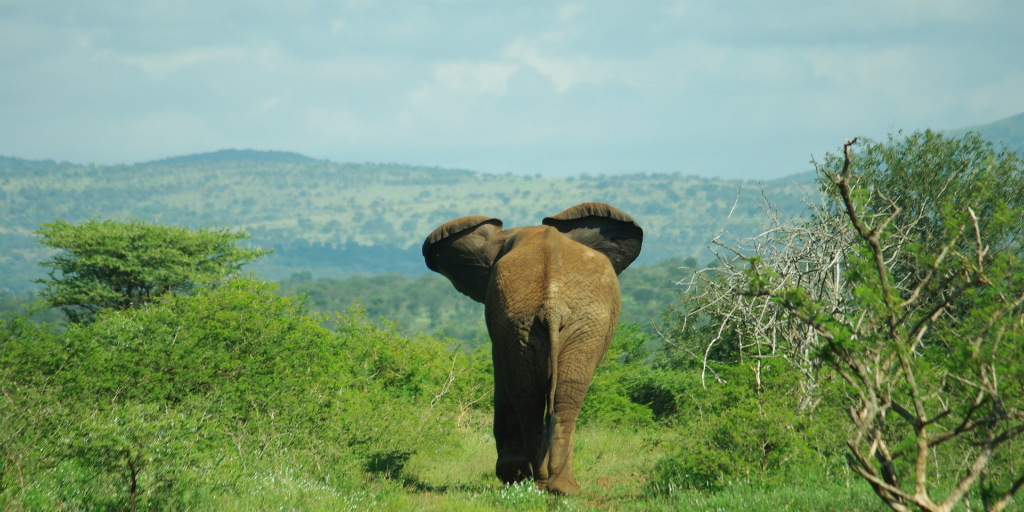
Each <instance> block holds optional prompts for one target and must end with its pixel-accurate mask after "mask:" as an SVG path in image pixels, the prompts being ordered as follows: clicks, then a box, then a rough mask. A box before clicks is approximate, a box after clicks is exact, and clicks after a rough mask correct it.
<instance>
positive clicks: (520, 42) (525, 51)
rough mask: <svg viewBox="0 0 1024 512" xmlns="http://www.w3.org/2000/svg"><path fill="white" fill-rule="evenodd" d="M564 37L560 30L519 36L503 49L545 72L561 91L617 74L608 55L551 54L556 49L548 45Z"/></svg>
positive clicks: (512, 56) (603, 79) (523, 63)
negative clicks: (569, 55)
mask: <svg viewBox="0 0 1024 512" xmlns="http://www.w3.org/2000/svg"><path fill="white" fill-rule="evenodd" d="M561 38H562V36H561V34H558V33H549V34H544V35H542V36H540V37H536V38H524V37H520V38H518V39H516V40H514V41H512V42H511V43H509V44H508V45H507V46H506V47H505V50H504V52H503V53H504V55H505V56H506V57H508V58H510V59H513V60H515V61H518V62H519V63H520V64H522V65H523V66H525V67H528V68H532V69H534V70H536V71H537V72H538V73H540V74H542V75H544V76H546V77H547V78H548V80H551V84H552V85H553V86H554V88H555V90H556V91H558V92H566V91H568V90H569V89H570V88H571V87H573V86H574V85H579V84H601V83H604V82H607V81H608V80H609V79H612V78H613V77H614V75H615V72H614V71H615V70H614V69H613V67H614V66H613V65H612V63H611V61H610V60H608V59H595V58H592V57H590V56H587V55H574V56H572V57H558V56H554V55H552V53H553V52H551V51H549V50H548V49H547V48H545V46H546V45H548V44H550V43H553V42H557V41H559V40H560V39H561Z"/></svg>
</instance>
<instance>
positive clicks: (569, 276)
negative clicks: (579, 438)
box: [486, 227, 620, 493]
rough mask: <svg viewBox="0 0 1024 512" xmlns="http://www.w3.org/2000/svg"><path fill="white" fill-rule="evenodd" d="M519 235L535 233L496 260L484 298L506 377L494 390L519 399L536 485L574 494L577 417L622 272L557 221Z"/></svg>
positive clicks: (612, 319)
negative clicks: (554, 226) (544, 428)
mask: <svg viewBox="0 0 1024 512" xmlns="http://www.w3.org/2000/svg"><path fill="white" fill-rule="evenodd" d="M516 236H523V237H530V238H534V240H527V241H521V243H519V244H516V245H515V246H514V248H513V249H511V250H510V251H509V252H508V253H507V254H505V255H503V256H502V257H501V258H500V259H499V260H498V262H497V263H496V264H495V268H494V272H493V274H492V277H491V279H492V281H491V283H490V286H489V292H488V294H489V295H488V298H487V301H486V304H487V309H486V312H487V326H488V330H489V331H490V333H491V341H492V344H493V351H494V364H495V381H496V383H497V382H498V381H500V382H502V383H503V385H499V386H498V387H497V389H496V392H498V393H502V392H504V393H507V394H508V396H507V397H500V398H502V399H506V398H507V399H508V400H509V401H510V403H511V404H512V405H513V407H514V409H515V411H516V415H517V416H518V418H519V420H520V425H521V427H522V430H523V437H524V441H525V444H526V445H527V446H532V447H535V449H537V450H539V451H538V452H535V453H536V459H535V460H534V461H533V462H532V466H533V467H534V468H535V469H534V471H535V474H534V477H535V478H536V480H537V482H538V484H541V485H547V487H548V489H549V490H554V491H559V492H567V493H572V492H576V491H578V489H579V488H578V486H577V484H576V482H575V479H574V478H573V477H572V470H571V468H572V445H573V443H572V438H573V436H574V431H575V423H576V417H577V416H578V414H579V410H580V407H581V405H582V403H583V398H584V397H585V396H586V392H587V388H588V387H589V386H590V381H591V378H592V377H593V373H594V368H595V367H596V366H597V363H598V362H599V361H600V359H601V357H603V356H604V353H605V351H606V350H607V349H608V344H609V343H610V342H611V337H612V335H613V334H614V332H615V326H616V324H617V322H618V317H619V303H620V297H619V284H618V279H617V278H616V276H615V271H614V269H613V268H612V265H611V263H610V262H609V261H608V259H607V258H606V257H605V256H603V255H602V254H600V253H598V252H596V251H594V250H592V249H590V248H588V247H586V246H583V245H581V244H579V243H576V242H574V241H572V240H569V239H568V238H566V237H564V236H562V235H561V234H560V233H559V232H558V231H556V230H554V229H552V228H548V227H540V228H530V230H529V231H524V232H522V233H519V234H517V235H516ZM522 242H529V243H522ZM545 384H546V385H545ZM545 398H547V400H545ZM495 400H496V401H497V400H499V397H498V396H496V397H495ZM496 403H497V402H496ZM545 412H547V413H550V414H549V415H548V418H547V431H546V432H545V431H542V430H541V428H542V425H543V424H544V416H545ZM496 428H499V426H498V425H496ZM499 452H500V450H499ZM499 462H500V461H499ZM499 466H500V464H499ZM549 470H550V477H551V479H550V482H548V477H549Z"/></svg>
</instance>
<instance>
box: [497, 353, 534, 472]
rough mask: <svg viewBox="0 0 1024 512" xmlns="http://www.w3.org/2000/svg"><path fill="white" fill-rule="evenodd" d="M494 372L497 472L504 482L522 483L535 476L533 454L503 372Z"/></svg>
mask: <svg viewBox="0 0 1024 512" xmlns="http://www.w3.org/2000/svg"><path fill="white" fill-rule="evenodd" d="M495 370H496V371H495V372H494V373H495V374H494V440H495V442H496V444H497V447H498V462H497V463H496V464H495V467H494V472H495V474H497V476H498V479H499V480H501V482H502V483H504V484H513V483H519V482H522V481H523V480H525V479H527V478H531V477H533V472H532V471H531V470H530V463H531V462H532V461H533V457H532V456H531V455H530V454H528V453H527V451H526V446H525V444H524V443H523V430H522V427H521V426H520V424H519V416H518V415H517V414H516V410H515V407H514V406H513V403H512V399H511V397H510V396H509V391H510V390H509V389H508V387H507V386H506V381H507V379H506V378H503V376H502V374H503V373H504V372H502V371H500V370H497V368H496V369H495Z"/></svg>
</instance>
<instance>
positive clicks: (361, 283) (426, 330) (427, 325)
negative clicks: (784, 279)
mask: <svg viewBox="0 0 1024 512" xmlns="http://www.w3.org/2000/svg"><path fill="white" fill-rule="evenodd" d="M420 258H421V259H422V256H420ZM696 267H697V259H696V258H692V257H691V258H687V259H686V260H680V259H672V260H667V261H663V262H661V263H657V264H654V265H633V266H631V267H629V268H627V269H626V270H625V271H624V272H623V273H622V275H620V276H619V286H620V288H621V290H622V312H621V315H620V319H621V321H623V322H633V323H637V324H639V325H641V326H643V327H644V330H645V332H648V333H653V331H652V330H651V328H650V325H649V324H650V322H651V321H652V320H660V319H661V314H662V312H664V311H665V310H666V309H668V308H669V307H670V306H672V305H673V304H675V303H676V302H678V300H679V295H680V294H681V293H683V292H685V291H686V285H685V284H678V283H679V282H681V281H685V280H686V279H687V278H688V277H689V276H690V275H692V273H693V271H694V270H696ZM279 284H280V286H281V288H280V293H282V294H284V295H302V296H304V297H305V298H306V300H307V301H308V304H309V306H310V308H311V309H313V310H314V311H318V312H322V313H326V314H329V315H331V314H334V313H336V312H344V311H346V310H348V309H349V308H351V307H353V306H355V305H356V304H358V305H359V306H360V307H362V308H364V309H365V311H366V317H367V318H369V319H371V320H377V321H380V320H381V319H385V320H386V321H387V322H392V323H393V324H394V325H395V326H396V327H397V328H399V329H402V330H404V331H405V332H407V333H409V334H419V333H422V334H424V335H427V336H434V337H438V338H448V337H450V338H453V339H454V341H455V343H456V344H457V345H459V346H461V347H462V348H463V350H468V351H472V350H473V349H475V348H476V347H478V346H480V345H481V344H482V343H483V344H486V343H485V342H486V340H487V326H486V325H485V324H484V306H483V304H480V303H478V302H475V301H473V300H472V299H470V298H469V297H467V296H465V295H463V294H461V293H459V292H458V291H457V290H455V288H454V287H453V286H452V285H451V283H450V282H449V281H448V280H447V279H445V278H444V277H442V276H439V275H437V274H432V275H425V276H421V277H418V278H414V279H410V278H408V277H405V276H402V275H397V274H385V275H378V276H372V277H369V276H355V277H350V278H348V279H331V278H321V279H316V280H313V279H312V274H311V273H309V272H306V273H297V274H293V275H292V276H291V277H289V278H288V279H285V280H282V281H280V282H279Z"/></svg>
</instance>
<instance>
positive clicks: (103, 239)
mask: <svg viewBox="0 0 1024 512" xmlns="http://www.w3.org/2000/svg"><path fill="white" fill-rule="evenodd" d="M35 234H36V235H39V236H40V243H42V244H43V245H45V246H47V247H50V248H53V249H59V250H60V251H61V252H59V253H57V254H56V255H55V256H53V258H52V259H50V260H49V261H44V262H42V263H40V265H41V266H43V267H47V268H49V269H51V270H50V271H49V273H48V278H46V279H39V280H36V282H37V283H41V284H43V289H42V291H41V292H40V296H41V297H42V298H43V300H44V301H45V302H46V304H47V305H48V306H50V307H58V308H61V310H62V311H63V312H64V314H65V316H66V317H67V319H68V321H70V322H74V323H82V322H90V321H92V319H93V318H94V317H95V314H96V313H97V312H98V311H100V310H101V309H105V308H115V309H128V308H132V307H139V306H141V305H142V304H145V303H147V302H150V301H152V300H154V299H155V298H157V297H159V296H161V295H164V294H168V293H179V294H186V293H191V292H192V291H194V290H195V289H196V288H197V287H200V286H204V285H208V284H211V283H215V282H217V281H219V280H222V279H224V278H225V277H227V276H230V275H232V274H235V273H237V272H238V271H239V270H240V269H241V267H242V265H244V264H246V263H247V262H249V261H252V260H254V259H256V258H259V257H261V256H264V255H266V254H269V253H270V252H271V251H266V250H262V249H259V248H256V249H249V248H240V247H238V246H237V245H236V244H235V242H236V241H238V240H243V239H246V238H249V235H248V233H246V232H244V231H238V232H232V231H231V230H230V229H227V228H221V229H205V228H200V229H198V230H195V231H193V230H190V229H188V228H184V227H177V226H166V225H162V224H151V223H147V222H145V221H139V220H129V221H120V220H115V219H110V220H102V221H101V220H94V219H90V220H87V221H85V222H83V223H81V224H78V225H74V224H70V223H68V222H66V221H64V220H61V219H57V220H56V221H54V222H51V223H48V224H42V225H41V226H40V229H39V230H38V231H36V232H35Z"/></svg>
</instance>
